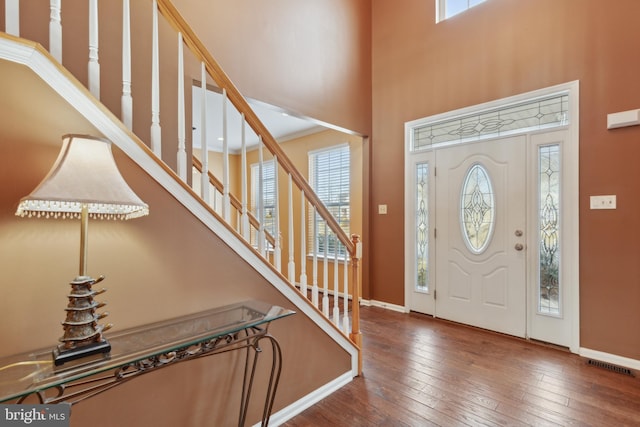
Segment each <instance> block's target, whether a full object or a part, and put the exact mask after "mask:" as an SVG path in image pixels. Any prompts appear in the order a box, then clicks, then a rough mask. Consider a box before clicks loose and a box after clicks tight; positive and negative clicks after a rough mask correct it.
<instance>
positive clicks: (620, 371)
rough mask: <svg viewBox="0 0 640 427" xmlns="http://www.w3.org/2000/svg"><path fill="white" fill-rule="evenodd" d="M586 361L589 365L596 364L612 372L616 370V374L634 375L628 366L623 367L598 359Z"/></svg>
mask: <svg viewBox="0 0 640 427" xmlns="http://www.w3.org/2000/svg"><path fill="white" fill-rule="evenodd" d="M587 363H588V364H589V365H591V366H597V367H598V368H604V369H607V370H609V371H612V372H617V373H618V374H623V375H629V376H630V377H634V376H635V375H633V371H632V370H631V369H629V368H623V367H622V366H617V365H612V364H611V363H606V362H600V361H599V360H593V359H589V360H588V361H587Z"/></svg>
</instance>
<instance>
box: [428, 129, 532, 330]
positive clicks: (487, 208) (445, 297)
mask: <svg viewBox="0 0 640 427" xmlns="http://www.w3.org/2000/svg"><path fill="white" fill-rule="evenodd" d="M435 158H436V165H437V170H436V176H435V235H436V238H435V254H436V284H437V285H436V292H437V293H436V300H435V304H436V315H437V316H438V317H441V318H445V319H448V320H453V321H456V322H461V323H465V324H470V325H474V326H478V327H481V328H485V329H490V330H494V331H498V332H503V333H507V334H510V335H515V336H519V337H524V336H525V335H526V268H525V266H526V250H525V243H526V236H525V231H526V225H527V224H526V212H527V211H526V174H525V171H526V167H525V166H526V137H525V136H518V137H512V138H504V139H496V140H487V141H484V142H476V143H469V144H465V145H458V146H453V147H450V148H441V149H439V150H437V151H436V152H435Z"/></svg>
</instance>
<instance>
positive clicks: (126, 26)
mask: <svg viewBox="0 0 640 427" xmlns="http://www.w3.org/2000/svg"><path fill="white" fill-rule="evenodd" d="M120 109H121V116H120V117H121V119H122V123H124V125H125V126H126V127H127V128H128V129H129V130H133V97H132V95H131V8H130V4H129V0H123V2H122V98H121V101H120Z"/></svg>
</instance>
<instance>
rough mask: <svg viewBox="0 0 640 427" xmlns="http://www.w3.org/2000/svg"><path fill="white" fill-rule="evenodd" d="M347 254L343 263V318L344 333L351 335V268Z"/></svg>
mask: <svg viewBox="0 0 640 427" xmlns="http://www.w3.org/2000/svg"><path fill="white" fill-rule="evenodd" d="M346 255H347V254H346V253H345V257H344V261H343V263H342V272H343V279H342V280H343V282H344V294H343V296H342V302H343V303H344V314H343V318H342V332H344V333H345V334H346V335H349V332H351V329H350V327H349V268H348V261H347V256H346Z"/></svg>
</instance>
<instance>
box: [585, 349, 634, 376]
mask: <svg viewBox="0 0 640 427" xmlns="http://www.w3.org/2000/svg"><path fill="white" fill-rule="evenodd" d="M579 354H580V356H582V357H586V358H587V359H593V360H599V361H600V362H607V363H611V364H613V365H618V366H623V367H625V368H629V369H634V370H636V371H640V360H637V359H631V358H629V357H623V356H618V355H615V354H611V353H605V352H603V351H598V350H591V349H588V348H584V347H580V353H579Z"/></svg>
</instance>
